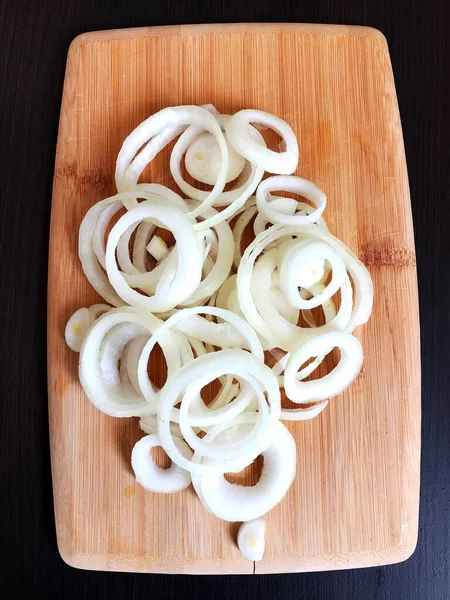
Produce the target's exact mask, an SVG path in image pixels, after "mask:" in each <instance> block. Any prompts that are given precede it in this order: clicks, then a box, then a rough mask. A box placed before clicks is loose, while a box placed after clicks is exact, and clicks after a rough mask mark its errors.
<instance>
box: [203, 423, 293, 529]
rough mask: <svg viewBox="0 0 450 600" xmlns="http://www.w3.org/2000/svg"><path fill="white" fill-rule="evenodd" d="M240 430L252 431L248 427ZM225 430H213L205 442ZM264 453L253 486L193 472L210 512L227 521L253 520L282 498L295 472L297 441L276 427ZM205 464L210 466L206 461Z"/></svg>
mask: <svg viewBox="0 0 450 600" xmlns="http://www.w3.org/2000/svg"><path fill="white" fill-rule="evenodd" d="M234 427H236V425H235V426H234ZM237 427H238V431H239V426H237ZM240 427H241V428H242V427H244V428H245V429H249V426H248V425H241V426H240ZM222 431H223V426H222V427H220V428H219V427H218V428H213V429H211V430H210V431H209V433H208V434H207V435H206V436H205V437H204V438H203V439H204V440H205V441H208V442H209V441H210V440H211V439H214V437H215V436H216V435H218V433H222ZM261 454H262V455H263V458H264V465H263V468H262V472H261V477H260V479H259V481H258V483H257V484H256V485H254V486H241V485H237V484H232V483H229V482H228V481H227V480H226V479H225V477H224V475H223V473H220V472H218V471H214V470H212V471H211V472H209V471H208V472H207V474H204V475H202V474H197V473H196V472H194V471H193V472H192V473H193V474H192V483H193V485H194V488H195V490H196V491H197V493H198V494H199V496H200V498H201V500H202V502H203V503H204V504H205V506H206V507H207V508H208V510H209V511H210V512H212V513H213V514H214V515H216V516H217V517H219V518H220V519H223V520H225V521H251V520H252V519H257V518H258V517H261V516H263V515H264V514H266V513H267V512H268V511H269V510H271V509H272V508H273V507H274V506H275V505H276V504H278V502H280V500H282V499H283V497H284V496H285V495H286V493H287V491H288V490H289V488H290V486H291V484H292V481H293V480H294V477H295V471H296V447H295V441H294V438H293V437H292V435H291V434H290V433H289V431H288V430H287V429H286V427H284V425H282V424H281V423H277V424H276V427H275V431H274V434H273V437H272V441H271V442H270V443H269V445H268V446H266V448H265V449H264V450H263V451H262V452H261ZM193 460H198V455H196V454H194V459H193ZM194 464H198V463H194ZM202 464H204V465H205V464H208V463H206V460H204V462H203V463H202Z"/></svg>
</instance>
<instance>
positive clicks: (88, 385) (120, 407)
mask: <svg viewBox="0 0 450 600" xmlns="http://www.w3.org/2000/svg"><path fill="white" fill-rule="evenodd" d="M122 323H132V324H137V325H140V326H142V327H143V328H145V329H146V330H147V331H148V332H149V333H150V334H151V333H152V332H153V331H157V330H158V329H159V326H160V324H161V321H160V320H159V319H157V318H156V317H155V316H154V315H152V314H151V313H148V312H143V311H139V310H137V309H134V308H131V307H122V308H117V309H112V310H110V311H109V313H108V314H106V315H104V316H102V318H101V319H98V320H97V321H96V322H95V323H94V324H93V326H92V327H91V329H90V331H89V333H88V335H87V336H86V338H85V339H84V342H83V345H82V347H81V351H80V364H79V376H80V383H81V385H82V386H83V389H84V391H85V393H86V396H87V397H88V399H89V400H90V401H91V402H92V404H93V405H94V406H96V407H97V408H98V409H99V410H101V411H102V412H104V413H106V414H108V415H111V416H113V417H132V416H139V415H142V414H146V413H148V412H150V411H151V410H152V409H153V410H154V409H155V407H154V406H153V405H152V404H149V403H148V402H147V401H146V400H145V398H144V397H143V396H142V394H139V393H137V392H136V390H131V389H127V390H126V391H124V390H123V389H121V388H120V387H117V386H114V385H113V386H111V385H108V384H107V383H106V382H105V381H104V379H103V374H102V370H101V367H100V351H101V348H102V343H103V341H104V339H105V337H106V336H107V334H108V333H109V332H110V331H111V330H112V329H113V328H114V327H115V326H116V325H120V324H122ZM159 343H160V345H161V348H162V350H163V354H164V357H165V359H166V362H167V367H168V372H169V375H170V374H173V373H174V372H176V371H177V370H178V369H179V368H180V365H181V363H180V356H179V352H178V350H177V347H176V346H173V341H172V340H170V339H169V340H167V338H164V337H163V336H161V337H160V338H159ZM153 393H155V392H153Z"/></svg>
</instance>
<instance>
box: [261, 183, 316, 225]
mask: <svg viewBox="0 0 450 600" xmlns="http://www.w3.org/2000/svg"><path fill="white" fill-rule="evenodd" d="M275 190H277V191H285V192H293V193H295V194H300V195H301V196H303V197H304V198H306V199H307V200H309V201H310V202H312V203H313V204H314V206H315V207H316V209H315V210H314V211H313V212H311V213H310V214H306V215H305V214H300V213H295V214H289V213H286V212H284V211H282V210H279V209H278V207H277V205H276V204H274V200H272V201H270V199H271V198H273V196H272V195H271V193H270V192H272V191H275ZM326 204H327V197H326V196H325V194H324V193H323V192H322V190H320V189H319V188H318V187H317V186H316V185H314V183H312V182H311V181H308V180H307V179H303V178H302V177H293V176H278V177H269V178H268V179H265V180H264V181H262V182H261V183H260V185H259V186H258V190H257V192H256V205H257V206H258V210H259V211H260V213H262V214H263V215H264V216H265V217H266V219H267V220H268V221H270V222H271V223H280V224H282V225H307V224H310V223H315V222H317V221H318V219H319V218H320V217H321V216H322V213H323V211H324V210H325V206H326ZM294 212H295V211H294Z"/></svg>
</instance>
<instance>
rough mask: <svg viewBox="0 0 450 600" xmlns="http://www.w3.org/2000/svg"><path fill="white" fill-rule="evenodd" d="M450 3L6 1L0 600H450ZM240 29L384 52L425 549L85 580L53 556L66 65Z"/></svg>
mask: <svg viewBox="0 0 450 600" xmlns="http://www.w3.org/2000/svg"><path fill="white" fill-rule="evenodd" d="M447 4H448V2H447V1H446V0H431V1H428V2H426V1H425V0H414V1H411V2H406V1H404V2H402V1H401V0H380V1H373V2H370V1H369V0H353V1H351V0H328V1H327V2H323V1H321V0H312V1H308V0H304V1H301V0H298V1H296V2H283V1H281V0H247V1H244V0H240V1H239V0H238V1H235V0H227V1H224V0H215V1H214V0H210V1H209V2H205V3H203V2H197V1H196V0H185V2H183V3H182V2H167V1H162V0H154V1H152V0H139V1H131V0H130V1H127V0H121V1H117V2H106V1H101V0H97V1H96V2H89V1H88V0H78V1H76V0H74V1H72V2H71V1H70V0H40V1H38V0H35V1H31V0H29V1H21V0H15V1H14V0H9V1H6V0H0V144H1V154H0V170H1V178H0V247H1V254H0V260H1V263H0V269H1V275H0V291H1V293H0V298H1V303H2V308H1V310H0V315H1V319H2V327H1V329H0V355H1V356H0V375H1V383H0V390H1V407H0V435H1V443H0V469H1V483H0V485H1V487H0V504H1V506H0V598H16V597H17V596H18V594H19V593H22V594H23V595H24V596H25V597H27V598H34V597H37V596H38V595H39V596H43V597H44V598H46V599H47V598H49V599H53V598H58V599H59V598H63V599H66V598H78V599H84V598H93V599H94V598H95V599H97V598H100V599H102V598H105V599H106V598H108V600H110V599H112V598H125V597H126V598H127V599H130V600H131V599H133V598H143V597H154V598H168V599H169V598H177V597H183V598H185V599H187V600H189V599H191V598H192V599H197V598H200V597H204V598H209V597H213V598H214V600H218V599H219V598H239V597H242V598H244V597H247V598H254V597H262V598H274V599H278V598H283V599H284V600H286V599H290V598H295V599H296V600H302V599H303V598H305V599H308V600H315V599H331V600H340V599H345V600H352V599H358V600H359V599H364V600H375V599H378V600H384V599H387V600H389V599H394V598H395V600H403V599H408V600H414V599H420V600H447V599H448V598H450V578H449V573H448V569H449V562H450V551H449V530H450V520H449V492H450V490H449V480H450V464H449V463H450V461H449V456H450V443H449V433H450V425H449V415H450V409H449V402H450V375H449V373H450V335H449V334H450V307H449V302H450V294H449V291H450V285H449V277H450V274H449V256H450V253H449V250H450V210H449V201H450V198H449V183H450V182H449V178H448V173H449V166H450V165H449V160H448V158H449V136H448V133H449V131H448V129H449V128H448V119H446V113H447V112H448V105H449V100H450V95H449V85H448V81H449V78H448V69H447V68H446V67H447V64H448V62H449V52H450V46H449V44H448V43H447V44H446V40H445V35H446V33H447V31H446V29H447V25H448V24H450V23H449V19H448V17H449V15H448V11H447V10H446V6H447ZM445 13H447V14H445ZM239 21H241V22H245V21H248V22H250V21H275V22H276V21H278V22H283V21H288V22H289V21H294V22H314V23H345V24H349V25H370V26H372V27H376V28H378V29H380V30H381V31H382V32H383V33H384V34H385V35H386V37H387V40H388V43H389V47H390V52H391V57H392V64H393V69H394V75H395V79H396V84H397V93H398V100H399V104H400V112H401V117H402V122H403V131H404V137H405V146H406V154H407V159H408V168H409V177H410V184H411V200H412V208H413V215H414V225H415V232H416V246H417V260H418V272H419V287H420V307H421V331H422V372H423V396H422V397H423V425H422V436H423V447H422V489H421V518H420V532H419V545H418V548H417V550H416V552H415V554H414V555H413V557H412V558H411V559H409V560H408V561H407V562H406V563H403V564H400V565H394V566H389V567H381V568H373V569H363V570H356V571H341V572H339V571H337V572H330V573H317V574H312V573H311V574H304V575H303V574H299V575H272V576H258V577H251V576H217V577H216V576H214V577H213V576H211V577H199V576H164V575H131V574H120V573H96V572H86V571H77V570H75V569H72V568H71V567H68V566H67V565H65V564H64V563H63V561H62V560H61V558H60V557H59V555H58V551H57V548H56V538H55V528H54V520H53V504H52V490H51V473H50V459H49V443H48V424H47V417H48V415H47V390H46V292H47V247H48V233H49V217H50V206H51V192H52V177H53V166H54V153H55V145H56V137H57V128H58V118H59V109H60V102H61V92H62V86H63V78H64V68H65V61H66V55H67V50H68V47H69V44H70V42H71V40H72V39H73V38H74V37H75V36H76V35H78V34H79V33H82V32H85V31H94V30H101V29H113V28H122V27H136V26H143V25H166V24H178V23H208V22H209V23H211V22H239ZM445 107H447V108H445Z"/></svg>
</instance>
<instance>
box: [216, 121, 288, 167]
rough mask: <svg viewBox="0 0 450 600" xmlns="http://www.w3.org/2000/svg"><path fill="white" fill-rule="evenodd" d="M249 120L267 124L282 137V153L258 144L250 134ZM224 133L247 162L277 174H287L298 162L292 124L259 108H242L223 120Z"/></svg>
mask: <svg viewBox="0 0 450 600" xmlns="http://www.w3.org/2000/svg"><path fill="white" fill-rule="evenodd" d="M250 123H258V124H262V125H266V126H267V127H269V128H270V129H273V131H275V132H276V133H278V135H279V136H281V137H282V138H283V140H284V142H285V144H286V151H285V152H274V151H273V150H269V149H268V148H265V147H262V146H261V145H259V144H257V143H256V142H255V141H254V140H253V139H252V137H251V135H250V127H249V125H250ZM225 133H226V135H227V138H228V140H229V141H230V143H231V145H232V146H233V147H234V148H235V150H237V151H238V152H239V154H241V155H242V156H244V157H245V158H246V159H247V160H248V161H249V162H251V163H252V164H254V165H257V166H258V167H260V168H262V169H264V170H265V171H268V172H269V173H279V174H280V175H290V174H291V173H293V172H294V171H295V169H296V168H297V164H298V156H299V150H298V144H297V138H296V137H295V134H294V132H293V131H292V129H291V127H290V126H289V125H288V124H287V123H286V121H283V119H280V118H279V117H276V116H274V115H271V114H270V113H267V112H264V111H262V110H241V111H239V112H237V113H236V114H234V115H233V116H232V117H231V119H229V121H227V123H225Z"/></svg>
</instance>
